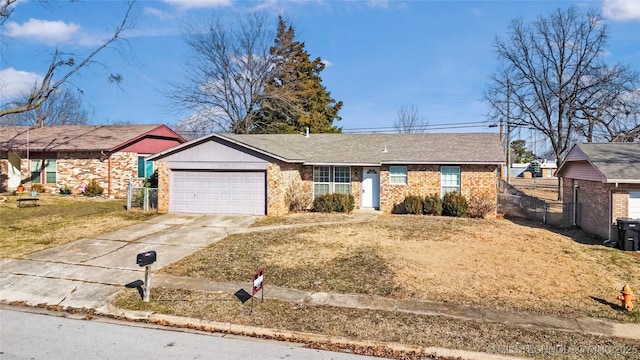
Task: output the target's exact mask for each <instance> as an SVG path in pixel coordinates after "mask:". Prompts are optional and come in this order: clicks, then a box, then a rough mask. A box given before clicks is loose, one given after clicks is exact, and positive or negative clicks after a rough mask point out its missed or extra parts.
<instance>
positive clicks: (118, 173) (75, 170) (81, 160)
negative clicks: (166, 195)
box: [0, 152, 142, 198]
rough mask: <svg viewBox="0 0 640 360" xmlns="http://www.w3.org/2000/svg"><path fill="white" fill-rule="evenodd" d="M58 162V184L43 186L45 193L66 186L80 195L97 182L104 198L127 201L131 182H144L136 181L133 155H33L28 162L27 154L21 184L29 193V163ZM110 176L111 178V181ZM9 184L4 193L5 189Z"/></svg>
mask: <svg viewBox="0 0 640 360" xmlns="http://www.w3.org/2000/svg"><path fill="white" fill-rule="evenodd" d="M36 159H55V160H56V182H55V184H42V185H43V187H44V191H45V192H48V193H57V192H59V190H60V188H61V187H63V186H69V188H70V189H71V193H72V194H80V193H81V189H82V187H83V186H85V185H87V184H89V183H90V182H91V181H92V180H93V179H95V180H96V181H97V182H98V184H99V185H100V186H101V187H102V188H103V189H104V196H111V197H114V198H126V196H127V188H128V185H129V178H131V177H133V179H134V183H135V184H137V185H140V184H141V182H142V179H137V175H138V174H137V173H138V154H137V153H131V152H117V153H114V154H111V156H110V157H109V158H105V157H101V154H100V152H58V153H52V154H34V156H32V157H31V158H30V159H29V160H27V158H26V154H24V155H22V158H21V160H20V172H21V175H20V177H21V179H22V184H23V185H24V186H25V188H26V189H30V188H31V186H32V185H33V184H32V182H31V181H29V179H30V177H31V168H30V160H36ZM0 164H2V165H3V166H2V174H7V172H8V168H7V169H5V166H6V164H7V163H6V161H5V160H2V161H0ZM109 173H110V174H111V176H110V179H109ZM6 186H7V185H6V183H5V184H3V189H6Z"/></svg>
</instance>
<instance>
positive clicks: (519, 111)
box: [485, 6, 638, 196]
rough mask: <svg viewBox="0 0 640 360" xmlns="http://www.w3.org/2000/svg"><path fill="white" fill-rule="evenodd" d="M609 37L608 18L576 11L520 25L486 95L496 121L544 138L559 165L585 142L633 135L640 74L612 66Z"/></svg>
mask: <svg viewBox="0 0 640 360" xmlns="http://www.w3.org/2000/svg"><path fill="white" fill-rule="evenodd" d="M607 36H608V28H607V26H606V24H605V22H604V19H603V18H602V16H601V15H600V13H598V12H597V11H587V12H586V13H582V12H581V11H580V10H579V9H578V8H577V7H575V6H572V7H569V8H568V9H567V10H566V11H563V10H561V9H558V10H556V11H554V12H552V13H551V14H550V15H549V16H548V17H542V16H541V17H539V18H538V19H537V20H535V21H534V22H532V23H531V24H530V25H526V24H524V23H523V22H522V20H513V21H512V22H511V25H510V32H509V37H508V39H507V40H503V39H500V38H498V37H497V38H496V40H495V52H496V55H497V57H498V61H499V67H498V71H497V72H496V74H495V75H493V76H492V77H491V79H490V83H489V85H488V88H487V90H486V92H485V99H486V100H487V101H488V103H489V105H490V111H491V113H490V116H491V117H492V118H493V119H506V120H507V121H508V122H509V123H510V125H511V126H514V125H515V126H525V127H529V128H532V129H534V130H537V131H539V132H540V133H542V134H544V136H545V137H546V138H547V139H548V140H549V143H550V145H551V147H552V148H553V150H554V152H555V156H556V158H557V160H558V163H560V162H562V160H563V157H564V155H565V154H566V152H567V151H568V150H569V148H570V146H571V145H572V144H573V143H574V142H575V141H580V140H581V138H582V139H585V138H586V140H593V139H595V138H596V134H598V136H600V135H602V136H603V139H604V138H605V137H604V134H605V133H608V132H609V130H611V134H610V136H614V135H613V134H614V133H618V134H619V133H621V132H624V130H622V129H623V128H627V127H631V128H633V124H629V120H630V119H633V118H634V116H636V115H634V114H637V112H638V103H637V101H636V102H635V103H634V102H633V101H629V100H631V99H634V98H636V99H637V96H636V95H634V91H635V90H634V89H637V84H638V74H637V73H636V72H633V71H631V69H630V68H628V67H625V66H622V65H615V66H612V67H609V66H607V65H606V64H605V63H604V61H603V54H604V53H605V47H606V44H607ZM629 125H631V126H629ZM614 129H615V130H614ZM558 189H559V190H560V183H558ZM559 193H560V194H562V192H561V191H559ZM560 196H561V195H560Z"/></svg>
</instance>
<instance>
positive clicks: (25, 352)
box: [0, 307, 377, 360]
mask: <svg viewBox="0 0 640 360" xmlns="http://www.w3.org/2000/svg"><path fill="white" fill-rule="evenodd" d="M51 314H54V315H60V314H62V313H51ZM74 316H77V317H82V316H83V315H74ZM0 358H1V359H3V360H14V359H15V360H19V359H31V360H37V359H66V360H72V359H103V360H107V359H114V360H116V359H117V360H120V359H131V360H135V359H145V360H149V359H236V360H241V359H242V360H245V359H251V358H256V359H257V358H259V359H265V360H269V359H273V360H276V359H278V360H280V359H287V358H289V359H311V360H314V359H335V360H356V359H357V360H365V359H377V358H372V357H364V356H357V355H352V354H344V353H335V352H329V351H319V350H313V349H306V348H302V347H299V346H298V345H296V344H288V343H283V342H276V341H265V340H258V339H251V338H241V337H229V336H223V335H221V334H211V335H209V334H198V333H191V332H183V331H179V330H177V329H164V328H159V327H154V328H149V327H147V326H140V325H138V324H134V323H127V322H116V321H115V320H110V319H97V320H78V319H70V318H63V317H60V316H52V315H47V314H36V313H30V312H24V311H16V310H14V309H11V308H9V307H2V308H0Z"/></svg>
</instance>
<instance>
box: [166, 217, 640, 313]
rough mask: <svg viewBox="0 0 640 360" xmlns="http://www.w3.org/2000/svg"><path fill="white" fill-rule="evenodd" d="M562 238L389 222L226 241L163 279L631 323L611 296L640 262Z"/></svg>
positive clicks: (458, 222)
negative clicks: (264, 282) (261, 279)
mask: <svg viewBox="0 0 640 360" xmlns="http://www.w3.org/2000/svg"><path fill="white" fill-rule="evenodd" d="M298 220H299V221H300V222H306V221H309V219H308V218H304V216H303V215H300V216H298ZM568 235H570V236H567V235H563V234H559V233H556V232H554V231H551V230H548V229H543V228H538V227H535V226H528V225H520V224H516V223H513V222H511V221H507V220H471V219H457V218H446V217H426V216H390V215H389V216H381V217H378V218H376V219H375V220H371V221H367V222H364V223H357V224H343V225H330V226H329V225H328V226H312V227H309V228H296V229H280V230H274V231H269V232H256V233H247V234H241V235H234V236H231V237H228V238H226V239H224V240H222V241H220V242H218V243H216V244H214V245H212V246H211V247H210V248H208V249H207V250H204V251H201V252H198V253H196V254H194V255H192V256H190V257H188V258H186V259H184V260H182V261H180V262H178V263H175V264H172V265H171V266H169V267H166V268H164V269H163V270H162V271H163V272H165V273H168V274H172V275H178V276H192V277H200V278H207V279H211V280H213V281H246V279H247V278H248V276H250V273H251V272H252V271H253V269H257V268H260V267H265V268H266V271H267V274H268V275H267V276H268V279H269V280H268V281H269V283H270V284H273V285H278V286H285V287H292V288H297V289H303V290H310V291H333V292H341V293H365V294H372V295H380V296H387V297H395V298H413V299H424V300H432V301H448V302H453V303H458V304H467V305H479V306H484V307H489V308H495V309H509V310H515V311H525V312H533V313H543V314H554V315H564V316H596V317H605V318H611V319H616V320H620V321H638V318H640V316H638V314H635V316H629V315H628V314H626V313H624V312H622V311H620V310H619V308H618V306H617V305H618V304H619V303H618V301H617V300H616V296H617V295H618V294H619V291H620V289H621V288H622V286H623V285H624V284H626V283H628V284H629V285H630V286H631V287H632V288H633V289H640V279H638V277H637V276H636V274H637V273H638V270H640V258H639V257H638V256H636V254H633V253H629V252H620V251H619V250H616V249H610V248H606V247H603V246H601V245H598V244H589V241H590V239H589V238H588V237H586V236H585V235H584V234H582V233H580V232H577V231H576V232H574V233H571V234H568Z"/></svg>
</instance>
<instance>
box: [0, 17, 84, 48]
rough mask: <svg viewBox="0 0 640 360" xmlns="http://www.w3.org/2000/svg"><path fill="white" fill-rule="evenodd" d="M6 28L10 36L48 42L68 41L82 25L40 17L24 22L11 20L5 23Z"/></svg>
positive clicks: (6, 33)
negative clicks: (40, 18) (39, 18)
mask: <svg viewBox="0 0 640 360" xmlns="http://www.w3.org/2000/svg"><path fill="white" fill-rule="evenodd" d="M5 28H6V32H5V35H7V36H9V37H12V38H27V39H31V40H34V41H40V42H44V43H47V44H57V43H60V42H63V41H67V40H69V39H71V38H72V36H74V35H75V34H77V33H78V32H79V30H80V26H79V25H77V24H74V23H65V22H64V21H47V20H38V19H29V21H27V22H25V23H23V24H18V23H16V22H14V21H10V22H8V23H7V24H6V25H5Z"/></svg>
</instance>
